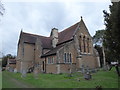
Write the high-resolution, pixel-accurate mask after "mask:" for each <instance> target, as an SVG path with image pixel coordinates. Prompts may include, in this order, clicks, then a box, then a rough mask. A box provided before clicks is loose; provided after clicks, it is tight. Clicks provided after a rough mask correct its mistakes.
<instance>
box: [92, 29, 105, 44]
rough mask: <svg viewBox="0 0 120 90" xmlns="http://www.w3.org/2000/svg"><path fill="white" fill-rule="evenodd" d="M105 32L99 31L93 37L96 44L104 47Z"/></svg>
mask: <svg viewBox="0 0 120 90" xmlns="http://www.w3.org/2000/svg"><path fill="white" fill-rule="evenodd" d="M104 33H105V30H98V31H96V33H95V35H94V36H93V42H94V44H98V45H102V44H103V39H104Z"/></svg>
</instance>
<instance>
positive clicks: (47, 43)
mask: <svg viewBox="0 0 120 90" xmlns="http://www.w3.org/2000/svg"><path fill="white" fill-rule="evenodd" d="M78 24H79V23H76V24H74V25H72V26H71V27H69V28H67V29H65V30H63V31H62V32H59V33H58V44H61V43H64V42H66V41H69V40H71V39H72V37H73V34H74V32H75V29H76V28H77V26H78ZM22 35H23V37H24V42H26V43H31V44H35V42H36V40H37V38H38V39H40V41H41V43H42V47H43V48H46V49H50V48H52V38H51V37H45V36H41V35H36V34H30V33H25V32H22Z"/></svg>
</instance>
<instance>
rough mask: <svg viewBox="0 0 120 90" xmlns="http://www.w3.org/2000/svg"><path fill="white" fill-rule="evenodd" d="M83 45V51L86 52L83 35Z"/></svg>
mask: <svg viewBox="0 0 120 90" xmlns="http://www.w3.org/2000/svg"><path fill="white" fill-rule="evenodd" d="M83 47H84V52H86V45H85V36H84V37H83Z"/></svg>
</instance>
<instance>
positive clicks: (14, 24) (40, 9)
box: [0, 2, 110, 54]
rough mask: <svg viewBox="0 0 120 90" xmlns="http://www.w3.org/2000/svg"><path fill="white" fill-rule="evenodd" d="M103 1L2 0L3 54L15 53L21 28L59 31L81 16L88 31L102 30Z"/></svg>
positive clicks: (0, 33)
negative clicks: (10, 0)
mask: <svg viewBox="0 0 120 90" xmlns="http://www.w3.org/2000/svg"><path fill="white" fill-rule="evenodd" d="M109 4H110V2H107V3H97V2H87V3H86V2H49V3H45V2H39V3H37V2H32V3H29V2H26V3H22V2H20V3H18V2H5V3H4V7H5V14H4V17H2V21H1V22H0V41H1V43H2V45H1V47H2V52H3V53H4V54H7V53H11V54H16V53H17V42H18V39H19V34H20V31H21V28H23V31H25V32H29V33H34V34H38V35H44V36H49V34H50V31H51V29H52V28H53V27H56V28H58V29H59V31H62V30H64V29H65V28H67V27H69V26H71V25H73V24H75V23H76V22H78V21H80V17H81V16H83V20H84V21H85V23H86V25H87V27H88V30H89V32H90V34H91V35H92V36H93V35H94V34H95V31H96V30H99V29H103V28H104V25H103V12H102V11H103V10H104V9H105V10H108V5H109Z"/></svg>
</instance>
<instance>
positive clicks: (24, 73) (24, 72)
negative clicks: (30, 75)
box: [21, 69, 27, 77]
mask: <svg viewBox="0 0 120 90" xmlns="http://www.w3.org/2000/svg"><path fill="white" fill-rule="evenodd" d="M26 74H27V71H26V70H24V69H23V70H22V75H21V77H26Z"/></svg>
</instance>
